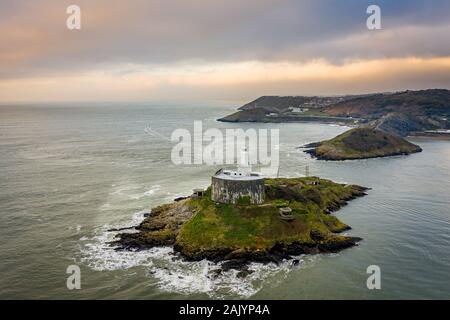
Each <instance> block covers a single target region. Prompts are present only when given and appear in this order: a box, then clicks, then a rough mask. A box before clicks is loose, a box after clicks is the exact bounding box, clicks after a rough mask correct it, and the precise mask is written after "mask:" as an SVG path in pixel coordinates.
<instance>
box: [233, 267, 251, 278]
mask: <svg viewBox="0 0 450 320" xmlns="http://www.w3.org/2000/svg"><path fill="white" fill-rule="evenodd" d="M253 272H255V271H253V270H250V269H246V270H241V271H239V272H238V273H237V275H236V277H237V278H241V279H242V278H246V277H247V276H249V275H251V274H252V273H253Z"/></svg>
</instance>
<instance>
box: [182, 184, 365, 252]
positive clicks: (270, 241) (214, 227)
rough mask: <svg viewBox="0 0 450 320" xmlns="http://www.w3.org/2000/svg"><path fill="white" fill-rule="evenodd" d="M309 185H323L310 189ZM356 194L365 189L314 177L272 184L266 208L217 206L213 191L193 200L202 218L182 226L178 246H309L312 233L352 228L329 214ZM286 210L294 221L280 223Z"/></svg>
mask: <svg viewBox="0 0 450 320" xmlns="http://www.w3.org/2000/svg"><path fill="white" fill-rule="evenodd" d="M307 181H319V184H318V185H307V184H306V182H307ZM273 190H275V191H276V192H273ZM356 190H360V189H358V187H357V186H346V185H342V184H337V183H334V182H332V181H330V180H324V179H319V178H315V177H309V178H293V179H284V178H279V179H267V180H266V202H265V203H264V204H263V205H242V204H241V205H236V206H235V205H230V204H215V203H214V202H213V201H211V198H210V190H208V191H207V192H206V194H205V196H204V197H203V198H201V199H192V200H190V205H191V206H192V207H193V208H195V210H196V211H197V213H196V214H195V215H194V217H193V218H192V219H191V220H190V221H188V222H187V223H186V224H185V225H184V226H183V227H182V229H181V230H180V233H179V234H178V237H177V243H178V244H180V245H182V246H183V247H184V248H185V249H186V248H189V249H188V250H199V249H201V250H204V249H205V248H211V249H217V248H222V247H223V248H233V249H250V250H264V249H266V248H269V247H271V246H272V245H274V244H275V243H276V242H279V241H285V242H291V241H303V242H308V241H311V238H310V231H311V230H318V231H320V232H321V233H324V234H331V233H332V232H339V231H342V230H344V229H345V228H346V227H347V226H346V225H345V224H344V223H342V222H341V221H339V220H338V219H337V218H336V217H335V216H333V215H329V214H326V212H325V209H326V208H327V207H328V206H329V205H332V204H333V203H334V204H336V203H338V202H339V201H342V199H348V198H349V197H350V196H351V195H352V194H353V193H354V192H355V191H356ZM275 193H276V194H277V195H278V197H274V194H275ZM293 194H294V198H293V197H292V195H293ZM287 205H288V206H289V207H291V208H292V210H293V215H294V217H295V219H294V220H293V221H290V222H287V221H283V220H281V219H280V218H279V208H280V207H282V206H287Z"/></svg>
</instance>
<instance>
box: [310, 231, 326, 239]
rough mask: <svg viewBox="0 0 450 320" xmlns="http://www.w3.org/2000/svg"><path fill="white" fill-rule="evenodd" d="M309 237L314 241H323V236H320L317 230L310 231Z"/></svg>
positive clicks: (320, 233)
mask: <svg viewBox="0 0 450 320" xmlns="http://www.w3.org/2000/svg"><path fill="white" fill-rule="evenodd" d="M309 236H310V237H311V239H312V240H314V241H321V240H323V239H325V235H324V234H322V232H320V231H319V230H311V231H310V233H309Z"/></svg>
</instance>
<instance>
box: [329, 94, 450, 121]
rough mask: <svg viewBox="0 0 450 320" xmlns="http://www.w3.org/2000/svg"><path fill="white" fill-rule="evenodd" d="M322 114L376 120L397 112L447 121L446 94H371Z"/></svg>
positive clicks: (448, 98) (449, 96)
mask: <svg viewBox="0 0 450 320" xmlns="http://www.w3.org/2000/svg"><path fill="white" fill-rule="evenodd" d="M323 112H324V113H326V114H329V115H333V116H347V117H348V116H351V117H355V118H367V119H378V118H380V117H382V116H383V115H387V114H389V113H393V112H398V113H403V114H408V115H412V116H427V117H449V116H450V90H445V89H430V90H420V91H403V92H396V93H388V94H373V95H369V96H364V97H357V98H354V99H350V100H346V101H342V102H338V103H336V104H333V105H330V106H327V107H325V108H324V109H323Z"/></svg>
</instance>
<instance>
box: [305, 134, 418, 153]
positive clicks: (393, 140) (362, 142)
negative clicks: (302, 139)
mask: <svg viewBox="0 0 450 320" xmlns="http://www.w3.org/2000/svg"><path fill="white" fill-rule="evenodd" d="M303 147H304V148H306V149H307V150H305V152H306V153H309V154H310V155H311V156H313V157H315V158H317V159H319V160H354V159H368V158H378V157H388V156H395V155H408V154H411V153H415V152H421V151H422V148H420V147H419V146H418V145H415V144H413V143H411V142H409V141H407V140H405V139H403V138H402V137H400V136H397V135H394V134H391V133H387V132H384V131H381V130H378V129H372V128H367V127H361V128H354V129H351V130H348V131H346V132H344V133H342V134H340V135H338V136H337V137H335V138H333V139H330V140H326V141H321V142H316V143H310V144H307V145H305V146H303Z"/></svg>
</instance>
